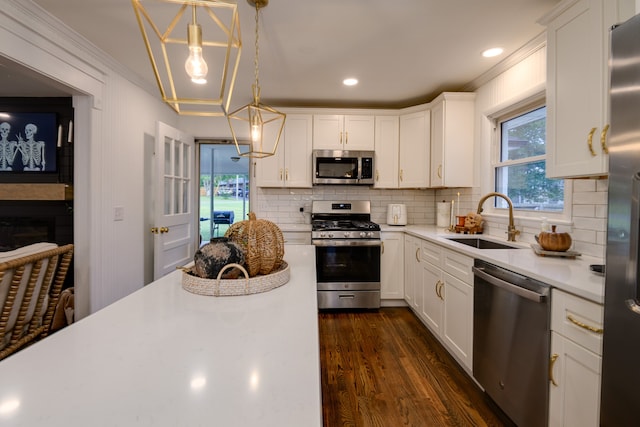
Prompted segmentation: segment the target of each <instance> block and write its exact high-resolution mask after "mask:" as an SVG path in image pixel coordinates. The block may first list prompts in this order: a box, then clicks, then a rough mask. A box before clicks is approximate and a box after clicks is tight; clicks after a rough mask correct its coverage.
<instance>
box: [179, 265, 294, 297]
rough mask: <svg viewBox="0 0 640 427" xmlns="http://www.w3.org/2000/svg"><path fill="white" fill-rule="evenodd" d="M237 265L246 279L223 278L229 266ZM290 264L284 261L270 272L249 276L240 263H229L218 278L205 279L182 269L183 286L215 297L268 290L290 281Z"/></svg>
mask: <svg viewBox="0 0 640 427" xmlns="http://www.w3.org/2000/svg"><path fill="white" fill-rule="evenodd" d="M233 267H236V268H238V269H240V270H241V271H242V273H243V274H244V276H245V278H244V279H221V277H222V274H223V273H224V272H225V271H226V270H227V269H229V268H233ZM289 277H290V270H289V264H287V263H286V262H285V261H282V263H281V264H280V267H278V268H277V269H276V270H274V271H272V272H271V273H270V274H265V275H260V276H255V277H249V273H247V270H245V268H244V267H243V266H241V265H239V264H227V265H225V266H224V267H223V268H222V270H220V272H219V273H218V278H217V279H203V278H202V277H198V276H195V275H193V274H192V273H190V270H183V271H182V287H183V288H184V289H185V290H187V291H189V292H192V293H194V294H199V295H209V296H214V297H221V296H233V295H250V294H258V293H261V292H267V291H270V290H272V289H275V288H277V287H279V286H282V285H284V284H285V283H287V282H288V281H289Z"/></svg>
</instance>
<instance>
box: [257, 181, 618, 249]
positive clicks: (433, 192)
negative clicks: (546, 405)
mask: <svg viewBox="0 0 640 427" xmlns="http://www.w3.org/2000/svg"><path fill="white" fill-rule="evenodd" d="M572 187H573V194H572V196H573V200H572V222H571V223H562V224H560V225H559V230H560V231H569V232H571V236H572V238H573V240H574V249H575V250H577V251H578V252H580V253H582V254H585V255H592V256H596V257H604V253H605V247H606V227H607V196H608V180H607V179H576V180H573V182H572ZM458 192H459V193H460V198H459V202H460V203H459V204H458ZM256 196H257V197H256V198H255V199H254V200H253V205H252V208H253V206H258V209H256V214H257V215H258V217H259V218H266V219H269V220H270V221H273V222H276V223H283V224H304V223H305V215H304V214H301V213H300V211H299V210H300V207H305V208H306V210H307V211H310V209H311V202H312V201H313V200H344V199H347V200H370V201H371V219H372V220H373V221H375V222H378V223H380V224H384V223H386V220H387V204H389V203H405V204H406V205H407V216H408V221H409V224H419V225H428V224H435V222H436V202H439V201H443V200H444V201H446V202H448V203H450V202H451V201H452V200H454V201H455V211H454V214H456V213H457V212H458V211H459V212H460V215H466V214H467V213H468V212H476V210H477V208H478V205H477V204H478V200H479V199H480V197H481V196H482V194H480V189H479V188H476V187H474V188H443V189H422V190H406V189H397V190H393V189H375V188H372V187H368V186H314V187H313V188H303V189H286V188H284V189H282V188H258V189H256ZM487 203H489V201H487ZM458 205H459V206H458ZM540 217H542V215H540ZM507 224H508V218H507V217H506V216H505V217H491V218H487V221H486V224H485V230H484V233H485V234H488V235H491V236H495V237H498V238H503V237H505V231H506V229H507ZM516 227H517V228H518V229H519V230H521V235H520V236H518V238H517V239H518V240H519V241H522V242H527V243H533V242H535V240H534V235H535V234H538V232H539V231H540V218H537V217H536V218H516Z"/></svg>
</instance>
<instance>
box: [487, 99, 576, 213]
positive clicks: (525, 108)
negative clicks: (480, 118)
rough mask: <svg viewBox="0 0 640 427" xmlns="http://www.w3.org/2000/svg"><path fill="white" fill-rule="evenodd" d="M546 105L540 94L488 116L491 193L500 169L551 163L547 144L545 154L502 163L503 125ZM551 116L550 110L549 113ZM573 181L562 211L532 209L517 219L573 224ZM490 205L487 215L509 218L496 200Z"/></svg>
mask: <svg viewBox="0 0 640 427" xmlns="http://www.w3.org/2000/svg"><path fill="white" fill-rule="evenodd" d="M545 106H546V98H545V97H544V94H540V95H538V96H535V97H532V98H529V99H527V100H526V101H525V102H518V103H514V104H512V105H509V106H507V107H506V108H503V109H501V110H500V111H496V112H494V113H493V114H491V115H489V116H487V119H488V120H489V121H490V123H491V156H490V161H491V163H490V168H489V172H488V173H490V174H491V176H490V177H489V181H488V182H489V183H490V188H489V189H488V191H496V174H497V170H498V168H500V167H504V166H514V165H520V164H524V163H530V162H534V161H541V160H544V161H545V162H546V161H547V160H548V156H547V154H548V146H546V142H545V154H544V155H538V156H531V157H526V158H525V159H517V160H505V161H501V160H500V156H501V149H502V141H501V124H502V123H503V122H505V121H507V120H510V119H513V118H515V117H518V116H521V115H523V114H526V113H528V112H531V111H534V110H536V109H538V108H541V107H545ZM547 113H548V110H547ZM572 194H573V188H572V181H571V180H570V179H564V206H563V209H562V212H554V211H538V210H528V209H516V208H514V209H513V214H514V217H516V218H524V219H531V220H540V221H541V220H542V218H547V219H549V220H552V221H554V222H556V223H562V222H566V223H569V222H571V207H572ZM485 204H486V206H484V212H485V214H488V215H497V216H507V214H508V212H507V208H500V207H496V206H495V204H496V202H495V200H494V201H492V202H491V203H489V201H487V202H486V203H485Z"/></svg>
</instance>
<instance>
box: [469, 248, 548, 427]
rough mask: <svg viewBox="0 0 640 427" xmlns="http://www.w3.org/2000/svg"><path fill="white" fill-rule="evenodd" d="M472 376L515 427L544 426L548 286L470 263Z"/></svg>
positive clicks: (497, 269)
mask: <svg viewBox="0 0 640 427" xmlns="http://www.w3.org/2000/svg"><path fill="white" fill-rule="evenodd" d="M473 274H474V290H473V304H474V307H473V376H474V377H475V379H476V380H477V381H478V382H479V383H480V385H481V386H482V387H483V388H484V389H485V392H486V393H487V394H488V395H489V396H490V397H491V398H492V399H493V400H494V402H496V403H497V404H498V406H499V407H500V408H501V409H502V410H503V411H504V412H505V414H507V416H508V417H509V418H511V420H512V421H513V422H515V423H516V424H517V425H518V426H519V427H527V426H535V427H539V426H546V425H547V420H548V407H549V405H548V401H549V386H548V378H549V346H550V344H549V342H550V331H549V327H550V322H551V320H550V311H551V304H550V287H549V285H547V284H545V283H542V282H539V281H537V280H534V279H531V278H529V277H525V276H522V275H520V274H517V273H514V272H512V271H509V270H506V269H504V268H501V267H498V266H496V265H493V264H489V263H487V262H485V261H481V260H475V262H474V267H473Z"/></svg>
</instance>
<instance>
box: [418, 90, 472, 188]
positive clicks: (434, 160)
mask: <svg viewBox="0 0 640 427" xmlns="http://www.w3.org/2000/svg"><path fill="white" fill-rule="evenodd" d="M444 105H445V101H442V102H438V103H437V104H435V105H433V106H432V107H431V177H430V182H429V184H430V185H431V187H442V186H443V185H444V143H445V142H444V120H445V119H444ZM471 157H472V158H473V156H471Z"/></svg>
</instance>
